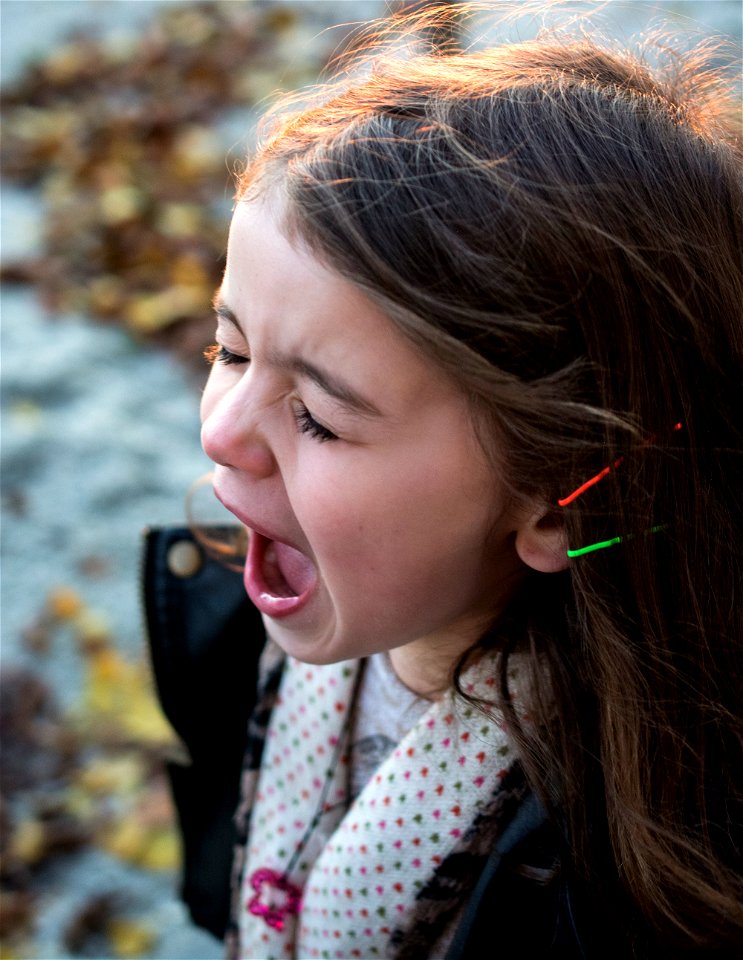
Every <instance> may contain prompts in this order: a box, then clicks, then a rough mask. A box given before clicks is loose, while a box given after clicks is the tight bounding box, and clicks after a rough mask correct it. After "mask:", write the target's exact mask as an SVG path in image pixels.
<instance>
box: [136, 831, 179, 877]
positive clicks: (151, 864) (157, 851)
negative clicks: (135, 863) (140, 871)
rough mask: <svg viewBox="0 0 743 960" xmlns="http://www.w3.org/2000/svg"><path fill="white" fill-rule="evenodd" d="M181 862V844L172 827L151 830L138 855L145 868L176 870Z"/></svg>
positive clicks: (141, 864)
mask: <svg viewBox="0 0 743 960" xmlns="http://www.w3.org/2000/svg"><path fill="white" fill-rule="evenodd" d="M180 864H181V844H180V840H179V839H178V835H177V833H176V832H175V830H173V829H172V828H168V829H167V830H157V831H153V833H152V834H151V836H150V839H149V840H148V841H147V843H146V844H145V846H144V848H143V850H142V853H141V855H140V857H139V865H140V866H142V867H145V869H147V870H177V869H178V867H179V866H180Z"/></svg>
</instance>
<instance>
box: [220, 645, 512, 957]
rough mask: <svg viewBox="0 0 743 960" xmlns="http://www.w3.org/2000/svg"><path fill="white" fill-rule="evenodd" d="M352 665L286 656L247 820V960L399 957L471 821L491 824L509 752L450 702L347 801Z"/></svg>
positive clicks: (492, 728) (242, 916)
mask: <svg viewBox="0 0 743 960" xmlns="http://www.w3.org/2000/svg"><path fill="white" fill-rule="evenodd" d="M358 670H359V661H349V662H346V663H339V664H330V665H327V666H308V665H306V664H302V663H299V662H298V661H296V660H293V659H291V658H289V659H288V661H287V666H286V669H285V672H284V675H283V678H282V681H281V687H280V690H279V696H278V699H277V702H276V706H275V708H274V711H273V714H272V716H271V721H270V724H269V728H268V735H267V740H266V746H265V751H264V754H263V763H262V767H261V772H260V776H259V779H258V785H257V790H256V794H255V797H254V802H253V807H252V812H251V815H250V828H249V836H248V845H247V851H246V864H245V868H244V871H243V876H242V886H241V901H240V913H239V918H238V920H239V935H240V947H239V950H240V956H241V957H242V958H243V960H297V958H298V960H308V958H313V957H327V958H344V960H345V958H354V957H359V958H365V960H368V958H374V957H385V956H397V955H398V952H399V951H398V949H397V947H396V945H399V944H401V943H404V941H405V935H406V931H411V930H412V929H413V927H414V926H415V924H416V923H417V924H418V925H420V923H421V917H420V911H421V908H422V904H424V903H425V898H426V892H427V891H429V890H431V888H432V885H435V884H436V883H437V882H438V883H439V886H440V885H441V877H440V876H439V877H438V878H437V873H440V871H441V870H442V868H443V867H445V865H446V864H447V863H452V862H453V860H455V859H456V855H458V854H459V855H460V856H459V859H460V860H462V857H461V854H462V853H466V852H467V851H469V850H470V849H471V847H472V841H473V836H475V835H476V833H477V826H478V825H480V824H483V823H485V822H488V823H490V822H491V821H492V819H493V809H494V807H497V805H498V796H499V793H500V788H501V785H502V783H503V782H504V779H505V778H506V777H507V774H508V768H509V767H510V765H511V764H512V761H513V756H512V753H511V748H510V745H509V743H508V740H507V738H506V736H505V733H504V731H503V729H502V727H501V725H499V724H497V723H495V722H493V721H488V720H486V719H485V718H484V717H483V715H482V714H481V713H480V712H479V711H477V710H475V709H474V708H470V707H467V706H466V705H463V704H462V703H461V702H458V701H456V700H455V699H454V696H453V694H448V695H447V696H445V697H444V698H443V699H442V700H440V701H438V702H436V703H433V704H432V705H431V707H430V709H429V710H428V711H427V712H426V713H425V714H424V715H423V717H422V718H421V719H420V720H419V721H418V723H417V724H416V725H415V726H414V727H413V729H412V730H411V731H410V732H409V733H408V734H407V736H405V737H404V738H403V740H402V741H401V742H400V743H399V745H398V746H397V748H396V749H395V750H394V751H393V752H392V754H391V755H390V756H389V757H388V758H387V759H386V760H385V761H384V762H383V763H382V764H381V766H380V767H379V768H378V770H377V772H376V773H375V774H374V776H373V777H372V779H371V780H370V782H369V783H368V784H367V785H366V787H365V789H364V790H363V791H362V792H361V794H360V795H359V796H358V797H357V798H356V800H355V801H354V802H353V803H352V804H351V805H350V807H349V806H348V804H347V785H348V756H347V753H346V747H347V745H346V744H345V742H342V741H341V742H339V740H340V739H341V738H344V737H345V732H346V730H347V729H348V722H347V721H348V716H349V711H350V710H351V708H352V703H351V700H352V698H353V692H354V690H355V688H356V676H357V672H358ZM478 672H479V677H480V678H479V679H478V676H477V675H476V674H475V672H474V671H470V672H468V673H467V674H466V675H465V682H464V684H463V686H464V689H465V690H466V691H467V692H472V693H474V694H475V695H479V696H483V697H486V698H489V695H490V697H491V696H492V682H493V681H492V679H490V678H489V677H488V678H484V677H483V673H484V671H483V669H482V668H479V671H478ZM328 771H329V775H326V774H328ZM321 803H322V806H323V809H324V811H325V812H324V813H323V814H322V817H321V818H320V820H319V823H317V825H316V826H315V827H314V828H313V829H312V830H311V831H310V832H309V834H308V828H309V825H310V824H311V823H312V822H313V818H315V816H316V814H317V812H318V810H319V808H320V806H321ZM496 819H497V818H496ZM298 849H299V850H300V851H301V852H300V853H299V855H296V851H297V850H298ZM288 867H291V870H290V872H289V874H288V875H286V873H285V872H286V870H287V868H288ZM466 872H467V874H468V876H467V879H466V882H465V886H466V885H467V884H469V885H470V886H471V883H472V882H474V880H473V877H472V876H471V875H470V871H466ZM446 879H447V884H448V886H449V887H452V882H451V880H450V879H449V878H448V877H447V878H446ZM461 886H462V884H460V885H459V886H457V883H454V884H453V888H455V889H456V890H457V891H458V892H466V891H464V890H463V889H462V890H461V891H460V887H461ZM437 897H438V895H437ZM444 905H445V904H443V903H439V904H438V908H437V909H435V910H434V913H435V914H436V915H437V916H439V915H440V916H439V919H441V918H444V919H445V917H444V913H442V912H441V911H442V906H444ZM459 905H461V904H453V905H450V906H451V908H452V909H453V910H455V909H456V908H457V907H458V906H459ZM427 922H428V921H427ZM432 929H433V928H432ZM439 932H440V931H439ZM402 952H404V951H400V953H402Z"/></svg>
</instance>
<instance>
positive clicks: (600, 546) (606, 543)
mask: <svg viewBox="0 0 743 960" xmlns="http://www.w3.org/2000/svg"><path fill="white" fill-rule="evenodd" d="M667 526H668V524H667V523H659V524H658V525H657V526H655V527H650V529H649V530H645V531H644V532H643V534H642V536H647V535H648V534H649V533H658V531H659V530H665V529H666V527H667ZM636 536H637V534H634V533H626V534H625V535H624V536H623V537H612V538H611V540H599V541H598V543H589V544H588V546H587V547H576V549H575V550H568V556H569V557H582V556H583V554H584V553H593V551H594V550H604V549H605V548H606V547H613V546H614V544H615V543H623V542H624V541H626V540H633V539H634V538H635V537H636Z"/></svg>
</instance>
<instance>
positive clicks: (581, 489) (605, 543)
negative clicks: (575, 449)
mask: <svg viewBox="0 0 743 960" xmlns="http://www.w3.org/2000/svg"><path fill="white" fill-rule="evenodd" d="M683 426H684V425H683V423H681V422H680V421H679V422H678V423H674V425H673V428H672V429H673V430H682V429H683ZM655 440H656V437H655V435H653V436H652V437H648V439H647V440H646V441H645V445H647V444H650V443H653V442H654V441H655ZM623 460H624V457H619V459H618V460H615V461H614V463H613V464H610V465H609V466H608V467H604V469H603V470H600V471H599V472H598V473H597V474H596V476H595V477H591V479H590V480H586V482H585V483H582V484H581V485H580V486H579V487H578V488H577V489H575V490H573V492H572V493H569V494H568V495H567V496H566V497H563V498H562V499H561V500H558V501H557V505H558V506H559V507H567V505H568V504H569V503H572V502H573V500H577V499H578V497H579V496H580V495H581V494H583V493H585V492H586V490H589V489H590V488H591V487H592V486H594V484H596V483H598V482H599V480H603V479H604V477H605V476H606V475H607V474H608V473H611V471H612V469H614V470H616V469H617V467H618V466H619V464H620V463H621V462H622V461H623ZM618 542H619V541H618V540H617V539H616V538H615V539H613V540H605V541H602V542H601V546H594V547H591V548H590V549H592V550H599V549H601V547H602V546H603V547H607V546H611V544H612V543H618ZM588 549H589V548H588V547H584V548H583V552H584V553H587V552H588Z"/></svg>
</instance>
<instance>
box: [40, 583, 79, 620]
mask: <svg viewBox="0 0 743 960" xmlns="http://www.w3.org/2000/svg"><path fill="white" fill-rule="evenodd" d="M46 605H47V609H48V610H49V613H50V614H51V616H52V617H54V619H55V620H72V619H73V618H74V617H76V616H77V615H78V614H79V613H81V612H82V609H83V601H82V597H81V596H80V594H79V593H78V592H77V590H75V589H73V588H72V587H54V588H53V589H52V590H50V592H49V596H48V597H47V600H46Z"/></svg>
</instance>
